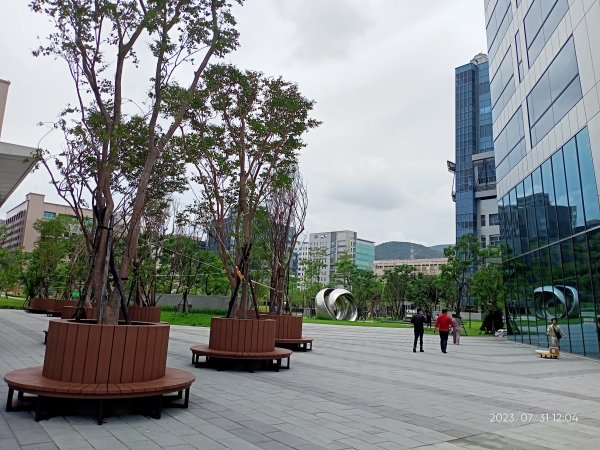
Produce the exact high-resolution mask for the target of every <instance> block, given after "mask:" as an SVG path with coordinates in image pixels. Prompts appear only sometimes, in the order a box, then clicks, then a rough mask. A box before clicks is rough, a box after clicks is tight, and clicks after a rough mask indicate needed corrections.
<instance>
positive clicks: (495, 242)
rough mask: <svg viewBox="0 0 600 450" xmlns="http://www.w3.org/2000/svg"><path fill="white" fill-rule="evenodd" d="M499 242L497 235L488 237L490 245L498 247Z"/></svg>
mask: <svg viewBox="0 0 600 450" xmlns="http://www.w3.org/2000/svg"><path fill="white" fill-rule="evenodd" d="M499 242H500V235H499V234H492V235H491V236H490V245H498V243H499Z"/></svg>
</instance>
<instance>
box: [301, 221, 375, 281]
mask: <svg viewBox="0 0 600 450" xmlns="http://www.w3.org/2000/svg"><path fill="white" fill-rule="evenodd" d="M296 249H297V250H296V251H297V253H298V279H299V280H302V279H303V278H304V268H303V265H302V260H303V259H307V258H311V257H315V254H317V253H319V254H320V255H321V256H320V257H321V258H322V260H323V263H324V267H323V269H322V270H321V273H320V275H319V282H320V283H322V284H325V285H329V284H330V283H331V282H332V280H333V278H334V275H335V271H336V264H337V261H338V260H339V258H340V257H342V256H343V255H344V254H349V255H350V256H351V258H352V261H353V262H354V264H355V265H356V266H357V267H358V268H359V269H367V270H372V268H373V261H374V259H375V243H374V242H372V241H367V240H365V239H360V238H358V236H357V233H356V231H349V230H343V231H327V232H323V233H311V234H310V236H309V240H308V241H304V242H301V243H300V244H298V245H297V246H296Z"/></svg>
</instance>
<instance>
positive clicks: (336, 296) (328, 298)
mask: <svg viewBox="0 0 600 450" xmlns="http://www.w3.org/2000/svg"><path fill="white" fill-rule="evenodd" d="M315 306H316V310H317V311H316V312H317V317H318V318H319V319H335V320H349V321H351V322H353V321H355V320H356V317H357V316H358V311H357V310H356V301H355V300H354V297H353V296H352V293H350V291H347V290H346V289H332V288H327V289H322V290H320V291H319V292H318V293H317V295H316V297H315Z"/></svg>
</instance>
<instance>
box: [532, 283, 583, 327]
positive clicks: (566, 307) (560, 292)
mask: <svg viewBox="0 0 600 450" xmlns="http://www.w3.org/2000/svg"><path fill="white" fill-rule="evenodd" d="M533 300H534V304H535V314H536V316H538V317H539V318H540V319H546V318H548V317H556V318H558V319H564V318H565V317H577V316H578V315H579V293H578V292H577V289H575V288H574V287H572V286H563V285H556V286H540V287H538V288H536V289H535V290H534V291H533ZM554 311H555V312H556V313H555V312H554Z"/></svg>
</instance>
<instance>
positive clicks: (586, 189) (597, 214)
mask: <svg viewBox="0 0 600 450" xmlns="http://www.w3.org/2000/svg"><path fill="white" fill-rule="evenodd" d="M577 153H578V155H579V168H580V171H581V186H582V188H583V204H584V206H585V221H586V224H587V227H588V228H590V227H593V226H595V225H598V224H600V206H599V205H598V188H597V185H596V175H595V173H594V161H593V160H592V151H591V148H590V137H589V134H588V129H587V128H584V129H583V130H581V131H580V132H579V133H578V134H577ZM599 294H600V293H599Z"/></svg>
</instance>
